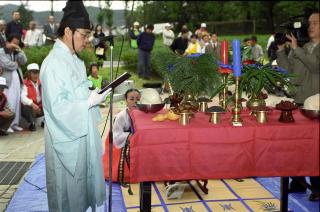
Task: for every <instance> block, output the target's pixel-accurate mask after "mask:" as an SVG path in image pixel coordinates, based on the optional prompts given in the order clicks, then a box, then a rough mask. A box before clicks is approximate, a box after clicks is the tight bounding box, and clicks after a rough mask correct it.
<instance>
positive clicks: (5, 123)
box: [0, 77, 15, 136]
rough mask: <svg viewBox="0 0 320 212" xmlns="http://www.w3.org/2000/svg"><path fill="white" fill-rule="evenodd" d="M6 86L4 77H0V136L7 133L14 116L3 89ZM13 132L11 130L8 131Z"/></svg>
mask: <svg viewBox="0 0 320 212" xmlns="http://www.w3.org/2000/svg"><path fill="white" fill-rule="evenodd" d="M5 88H8V86H7V83H6V78H4V77H0V136H4V135H8V129H9V127H10V125H11V123H12V121H13V119H14V117H15V113H14V112H13V111H12V109H11V108H10V106H9V103H8V101H7V97H6V95H5V94H4V93H3V91H4V89H5ZM9 132H13V130H11V131H9Z"/></svg>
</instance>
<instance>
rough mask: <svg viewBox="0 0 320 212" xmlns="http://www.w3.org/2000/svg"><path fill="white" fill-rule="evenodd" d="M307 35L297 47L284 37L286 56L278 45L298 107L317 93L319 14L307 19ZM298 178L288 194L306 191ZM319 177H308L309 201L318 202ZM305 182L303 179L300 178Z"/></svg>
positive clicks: (280, 57)
mask: <svg viewBox="0 0 320 212" xmlns="http://www.w3.org/2000/svg"><path fill="white" fill-rule="evenodd" d="M308 35H309V38H310V41H309V42H308V43H306V44H305V45H303V47H302V48H301V47H299V46H298V42H297V39H296V37H295V36H294V35H293V34H292V33H291V34H290V35H286V37H287V38H288V40H290V44H289V45H290V48H291V50H290V52H289V55H288V56H287V55H286V54H285V51H284V47H285V44H281V45H278V51H277V63H278V65H279V66H280V67H283V68H285V69H287V70H288V71H289V72H290V73H294V74H295V75H296V76H295V78H293V83H294V84H295V85H296V86H297V91H296V93H295V94H293V96H294V100H295V102H296V103H297V104H298V105H303V103H304V101H305V99H306V98H308V97H309V96H312V95H314V94H316V93H319V73H320V71H319V65H320V64H319V61H320V55H319V41H320V25H319V12H316V13H312V14H311V15H310V17H309V27H308ZM299 178H300V177H296V178H293V180H292V182H291V183H290V189H289V192H298V191H306V188H305V187H304V186H302V185H300V184H299V183H298V181H297V179H299ZM319 179H320V178H319V177H310V181H311V186H312V194H311V195H310V197H309V200H310V201H317V200H319ZM300 181H304V182H305V178H304V177H302V178H300Z"/></svg>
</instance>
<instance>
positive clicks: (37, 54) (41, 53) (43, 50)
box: [21, 45, 101, 73]
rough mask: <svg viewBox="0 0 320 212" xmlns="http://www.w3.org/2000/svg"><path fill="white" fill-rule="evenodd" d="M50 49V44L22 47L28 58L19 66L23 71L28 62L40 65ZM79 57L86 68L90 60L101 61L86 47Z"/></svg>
mask: <svg viewBox="0 0 320 212" xmlns="http://www.w3.org/2000/svg"><path fill="white" fill-rule="evenodd" d="M51 49H52V45H46V46H41V47H30V48H25V49H23V51H24V52H25V54H26V56H27V59H28V62H27V64H25V65H23V66H22V67H21V68H22V71H23V73H25V71H26V70H27V65H28V64H30V63H37V64H38V65H39V66H41V64H42V61H43V60H44V59H45V58H46V56H47V55H48V54H49V52H50V50H51ZM80 58H81V59H82V60H83V61H84V63H85V65H86V68H87V70H88V68H89V66H90V63H92V62H100V63H101V61H98V58H97V57H96V55H95V54H94V52H92V51H90V50H88V49H85V50H83V51H82V52H81V54H80Z"/></svg>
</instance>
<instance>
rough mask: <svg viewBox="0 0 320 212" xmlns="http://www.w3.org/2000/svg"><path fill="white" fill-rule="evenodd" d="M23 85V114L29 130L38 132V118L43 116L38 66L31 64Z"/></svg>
mask: <svg viewBox="0 0 320 212" xmlns="http://www.w3.org/2000/svg"><path fill="white" fill-rule="evenodd" d="M23 84H24V85H23V87H22V91H21V103H22V108H21V109H22V110H21V114H22V116H23V117H24V118H25V119H26V120H27V121H28V123H29V130H30V131H36V129H37V128H36V124H35V121H36V118H37V117H41V116H43V108H42V101H41V84H40V80H39V66H38V64H36V63H31V64H29V65H28V66H27V77H26V79H25V80H24V81H23ZM41 125H43V124H41Z"/></svg>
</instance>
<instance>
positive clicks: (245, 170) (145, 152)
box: [130, 110, 319, 212]
mask: <svg viewBox="0 0 320 212" xmlns="http://www.w3.org/2000/svg"><path fill="white" fill-rule="evenodd" d="M161 112H163V111H160V112H159V113H161ZM155 115H156V114H146V113H144V112H142V111H139V110H133V111H131V112H130V116H131V118H132V121H133V126H134V131H135V132H134V134H133V136H132V138H131V140H130V181H131V182H132V183H136V182H138V183H140V211H144V212H146V211H151V184H150V182H152V181H168V180H190V179H199V180H201V179H221V178H245V177H275V176H277V177H279V176H280V177H281V198H280V201H281V206H280V207H281V211H287V208H288V182H289V178H288V176H319V121H317V120H314V121H311V120H309V119H307V118H305V117H304V116H303V115H302V114H301V113H300V112H299V111H298V110H295V111H294V112H293V116H294V118H295V122H294V123H281V122H278V119H279V116H280V111H278V110H272V111H271V112H269V114H268V123H265V124H259V123H257V121H256V120H255V119H254V118H253V117H252V116H250V115H249V111H246V110H244V111H242V114H241V117H242V119H243V123H242V126H240V127H239V126H237V127H235V126H232V124H231V121H230V120H231V114H230V113H226V114H223V115H222V116H221V123H220V124H218V125H214V124H211V123H209V118H210V117H209V115H206V114H204V113H200V112H198V113H196V114H195V117H194V118H192V119H191V121H190V124H188V125H186V126H182V125H180V124H179V122H177V121H169V120H166V121H163V122H154V121H152V117H154V116H155Z"/></svg>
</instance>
